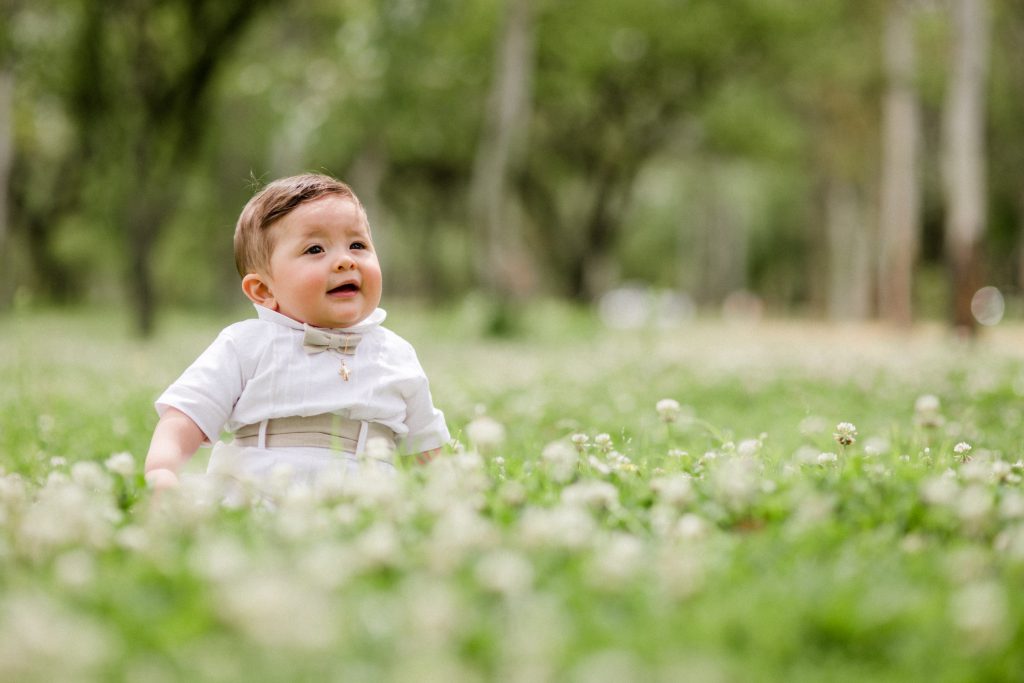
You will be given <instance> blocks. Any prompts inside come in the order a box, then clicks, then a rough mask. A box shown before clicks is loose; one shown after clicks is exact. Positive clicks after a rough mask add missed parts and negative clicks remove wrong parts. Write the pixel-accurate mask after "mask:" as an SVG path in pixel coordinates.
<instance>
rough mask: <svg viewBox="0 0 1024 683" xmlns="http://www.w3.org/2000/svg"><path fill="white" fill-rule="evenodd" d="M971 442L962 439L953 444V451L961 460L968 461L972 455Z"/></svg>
mask: <svg viewBox="0 0 1024 683" xmlns="http://www.w3.org/2000/svg"><path fill="white" fill-rule="evenodd" d="M971 450H972V449H971V444H969V443H967V442H966V441H961V442H960V443H958V444H957V445H955V446H953V453H955V454H956V456H957V457H958V458H959V459H960V461H961V462H966V461H967V460H969V459H970V457H971Z"/></svg>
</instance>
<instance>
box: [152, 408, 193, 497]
mask: <svg viewBox="0 0 1024 683" xmlns="http://www.w3.org/2000/svg"><path fill="white" fill-rule="evenodd" d="M205 440H206V435H205V434H203V430H201V429H199V427H198V426H197V425H196V423H195V422H193V421H192V418H190V417H189V416H188V415H186V414H185V413H183V412H181V411H180V410H178V409H177V408H167V410H165V411H164V414H163V415H161V416H160V421H159V422H157V424H156V429H154V430H153V440H152V441H151V442H150V444H149V453H147V454H146V466H145V470H146V482H147V483H148V484H149V485H150V486H152V487H153V488H155V489H165V488H169V487H172V486H176V485H177V484H178V469H179V468H180V467H181V466H182V465H183V464H185V461H187V460H188V459H189V458H191V457H192V456H193V455H194V454H195V452H196V451H197V450H198V449H199V446H200V445H202V443H203V441H205Z"/></svg>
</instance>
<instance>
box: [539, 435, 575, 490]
mask: <svg viewBox="0 0 1024 683" xmlns="http://www.w3.org/2000/svg"><path fill="white" fill-rule="evenodd" d="M540 457H541V459H542V460H543V461H544V464H545V465H546V466H547V468H548V472H549V473H550V475H551V478H552V479H554V480H555V481H556V482H559V483H564V482H567V481H569V480H570V479H572V477H573V475H574V474H576V465H577V463H578V461H579V454H578V453H577V452H576V449H575V448H573V447H572V446H570V445H569V444H567V443H566V442H565V441H552V442H551V443H549V444H548V445H547V446H545V447H544V450H543V451H541V454H540Z"/></svg>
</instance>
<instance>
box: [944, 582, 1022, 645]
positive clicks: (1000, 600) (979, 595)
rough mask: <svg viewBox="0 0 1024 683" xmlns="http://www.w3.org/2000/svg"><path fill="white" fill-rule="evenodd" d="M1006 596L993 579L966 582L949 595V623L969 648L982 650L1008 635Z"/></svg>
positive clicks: (1004, 639)
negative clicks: (966, 583)
mask: <svg viewBox="0 0 1024 683" xmlns="http://www.w3.org/2000/svg"><path fill="white" fill-rule="evenodd" d="M1007 605H1008V596H1007V595H1006V591H1005V590H1004V589H1003V587H1002V586H1001V585H1000V584H998V583H996V582H995V581H993V580H990V579H988V580H981V581H977V582H974V583H970V584H968V585H966V586H964V587H963V588H961V589H960V590H959V591H957V592H956V593H954V594H953V596H952V597H951V598H950V611H951V612H952V617H953V622H954V623H955V624H956V626H957V628H958V629H959V630H960V632H961V634H962V635H963V636H964V638H965V642H966V644H967V646H968V647H969V649H971V650H975V651H985V650H991V649H995V648H997V647H1000V646H1002V645H1004V644H1005V643H1006V642H1007V641H1008V640H1009V638H1010V636H1011V634H1012V632H1013V629H1012V628H1011V624H1010V620H1009V614H1008V609H1007Z"/></svg>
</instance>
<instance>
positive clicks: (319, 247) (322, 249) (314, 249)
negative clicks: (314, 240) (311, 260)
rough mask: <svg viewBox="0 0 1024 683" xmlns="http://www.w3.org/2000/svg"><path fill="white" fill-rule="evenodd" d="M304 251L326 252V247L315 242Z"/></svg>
mask: <svg viewBox="0 0 1024 683" xmlns="http://www.w3.org/2000/svg"><path fill="white" fill-rule="evenodd" d="M302 253H304V254H322V253H324V248H323V247H321V246H320V245H319V244H314V245H313V246H311V247H307V248H306V251H304V252H302Z"/></svg>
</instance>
